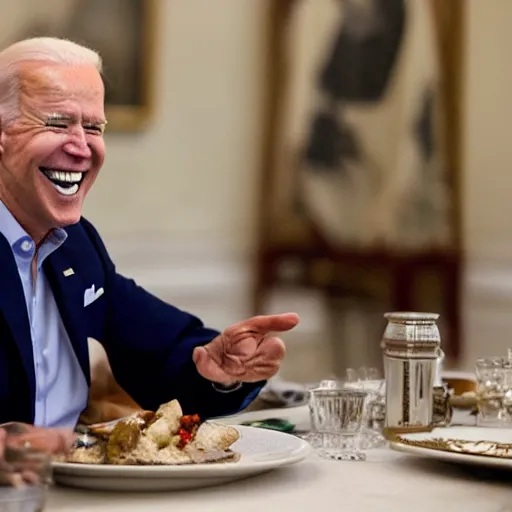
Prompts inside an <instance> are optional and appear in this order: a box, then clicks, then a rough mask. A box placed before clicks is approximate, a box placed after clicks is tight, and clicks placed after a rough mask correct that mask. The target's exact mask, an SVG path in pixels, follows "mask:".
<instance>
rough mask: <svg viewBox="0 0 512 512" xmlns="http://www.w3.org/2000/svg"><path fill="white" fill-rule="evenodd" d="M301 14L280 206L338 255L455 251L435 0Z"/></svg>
mask: <svg viewBox="0 0 512 512" xmlns="http://www.w3.org/2000/svg"><path fill="white" fill-rule="evenodd" d="M292 16H293V19H292V20H291V23H290V25H289V26H290V29H289V32H288V34H287V40H286V44H287V51H288V57H289V59H288V66H289V69H288V73H289V79H288V84H287V89H288V93H287V94H286V97H285V98H284V100H285V101H286V105H285V106H284V115H283V117H282V118H281V119H280V132H281V135H280V136H281V140H280V141H279V144H278V147H280V151H279V154H278V155H276V158H277V162H278V166H277V169H278V172H279V173H280V174H281V176H279V177H277V182H278V187H276V190H279V189H281V190H284V189H286V190H287V192H279V193H280V194H281V197H276V198H275V208H277V209H279V208H281V209H283V208H289V209H291V210H292V211H293V213H294V215H295V216H296V217H297V216H298V217H300V216H304V217H305V218H307V219H308V220H309V221H312V222H313V224H314V225H315V227H316V230H317V231H318V232H320V233H321V234H322V236H323V237H324V238H325V239H327V240H328V241H329V242H330V243H331V244H333V245H340V246H341V245H342V246H344V247H347V246H351V247H355V248H368V247H388V248H392V249H400V250H401V249H403V250H423V249H426V248H429V249H430V248H444V247H447V246H449V245H450V243H451V241H452V226H451V218H452V213H451V202H450V195H451V192H450V181H449V176H448V173H447V167H446V160H445V150H446V147H445V145H444V144H443V140H444V129H445V127H444V124H443V123H444V117H443V107H442V106H443V103H442V101H441V100H442V98H441V84H442V81H441V73H440V63H439V46H438V44H439V42H438V39H437V33H436V26H435V18H434V11H433V2H432V0H303V1H302V2H297V7H296V8H295V9H294V11H293V13H292ZM283 186H284V189H283V188H282V187H283ZM285 194H287V195H285ZM276 205H277V206H276ZM283 205H285V206H283Z"/></svg>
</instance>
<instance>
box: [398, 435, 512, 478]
mask: <svg viewBox="0 0 512 512" xmlns="http://www.w3.org/2000/svg"><path fill="white" fill-rule="evenodd" d="M390 447H391V448H392V449H393V450H396V451H400V452H405V453H409V454H411V455H416V456H419V457H428V458H432V459H437V460H441V461H446V462H455V463H460V464H472V465H477V466H487V467H490V466H493V467H502V468H506V469H511V470H512V429H505V428H484V427H447V428H436V429H434V430H432V432H422V433H414V434H401V435H399V436H397V437H396V439H395V440H393V441H392V442H391V443H390Z"/></svg>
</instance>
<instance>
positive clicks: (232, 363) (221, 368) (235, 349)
mask: <svg viewBox="0 0 512 512" xmlns="http://www.w3.org/2000/svg"><path fill="white" fill-rule="evenodd" d="M298 323H299V317H298V315H296V314H295V313H285V314H282V315H268V316H255V317H253V318H250V319H249V320H244V321H243V322H240V323H238V324H235V325H232V326H231V327H228V328H227V329H226V330H225V331H224V332H223V333H222V334H220V335H219V336H217V337H216V338H215V339H214V340H212V341H211V342H210V343H208V344H207V345H205V346H203V347H197V348H195V349H194V353H193V360H194V363H195V364H196V367H197V371H198V372H199V373H200V374H201V375H202V376H203V377H204V378H206V379H208V380H211V381H212V382H217V383H219V384H224V385H230V384H233V383H235V382H258V381H260V380H267V379H269V378H270V377H273V376H274V375H275V374H276V373H277V371H278V370H279V365H280V363H281V360H282V359H283V357H284V354H285V346H284V343H283V341H282V340H281V339H280V338H278V337H275V336H273V335H272V334H271V333H272V332H284V331H289V330H290V329H293V328H294V327H295V326H296V325H297V324H298Z"/></svg>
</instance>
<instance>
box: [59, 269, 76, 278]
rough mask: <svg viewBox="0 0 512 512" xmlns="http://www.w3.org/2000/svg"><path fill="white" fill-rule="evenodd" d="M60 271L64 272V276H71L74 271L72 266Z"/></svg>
mask: <svg viewBox="0 0 512 512" xmlns="http://www.w3.org/2000/svg"><path fill="white" fill-rule="evenodd" d="M62 273H63V274H64V277H69V276H72V275H73V274H74V273H75V271H74V270H73V269H72V268H67V269H66V270H64V271H63V272H62Z"/></svg>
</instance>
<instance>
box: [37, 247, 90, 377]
mask: <svg viewBox="0 0 512 512" xmlns="http://www.w3.org/2000/svg"><path fill="white" fill-rule="evenodd" d="M71 256H72V255H71V254H70V251H69V250H68V248H67V247H66V244H65V243H64V245H63V246H62V247H60V248H59V249H57V250H56V251H55V252H53V253H52V254H51V255H50V256H49V257H48V258H47V259H46V261H45V263H44V267H45V273H46V277H47V279H48V282H49V283H50V286H51V288H52V291H53V296H54V297H55V302H56V303H57V307H58V308H59V312H60V315H61V318H62V322H63V323H64V327H65V328H66V331H67V333H68V336H69V339H70V341H71V345H72V346H73V349H74V351H75V354H76V356H77V358H78V362H79V363H80V366H81V368H82V371H83V372H84V374H85V378H86V380H87V384H90V378H91V377H90V366H89V348H88V344H87V336H86V334H85V329H84V325H83V318H84V317H83V313H84V303H83V301H84V290H85V286H84V283H83V281H82V279H81V278H80V276H79V275H78V274H76V273H72V274H70V273H69V272H66V270H68V269H69V268H70V267H71V266H72V257H71Z"/></svg>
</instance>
